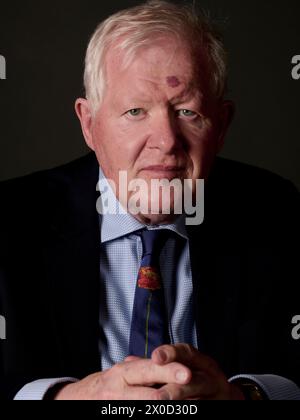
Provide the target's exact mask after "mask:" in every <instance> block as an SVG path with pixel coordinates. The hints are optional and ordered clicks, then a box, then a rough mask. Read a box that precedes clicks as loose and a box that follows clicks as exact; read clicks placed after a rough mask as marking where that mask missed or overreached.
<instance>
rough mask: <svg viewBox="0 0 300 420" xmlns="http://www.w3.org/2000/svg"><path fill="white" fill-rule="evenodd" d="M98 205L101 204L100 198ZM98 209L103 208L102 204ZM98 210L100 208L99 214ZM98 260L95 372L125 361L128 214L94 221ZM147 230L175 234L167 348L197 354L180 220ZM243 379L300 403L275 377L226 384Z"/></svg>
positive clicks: (130, 294)
mask: <svg viewBox="0 0 300 420" xmlns="http://www.w3.org/2000/svg"><path fill="white" fill-rule="evenodd" d="M99 179H100V180H102V183H103V184H104V185H106V188H107V189H106V192H105V197H106V198H109V200H111V203H113V207H115V208H116V210H117V213H122V212H121V211H120V210H121V207H120V203H119V202H118V201H117V200H116V197H115V195H114V193H113V191H112V189H111V188H110V186H109V184H108V182H107V180H106V179H105V177H104V175H103V173H102V171H101V169H100V175H99ZM100 199H101V198H100ZM102 204H103V203H102ZM103 207H104V206H102V208H103ZM99 223H100V238H99V241H101V254H100V267H99V270H100V278H101V294H100V303H101V305H100V314H99V326H100V328H101V329H102V331H103V334H102V338H101V340H100V342H99V350H100V354H101V359H100V358H99V369H100V367H101V368H102V370H104V369H108V368H110V367H111V366H112V365H114V364H115V363H118V362H121V361H122V360H123V359H124V358H125V357H126V356H127V355H128V345H129V335H130V323H131V312H132V308H133V300H134V293H135V284H136V279H137V274H138V270H139V266H140V262H141V259H142V244H141V239H140V237H139V235H137V234H136V232H137V231H138V230H140V229H141V228H144V227H145V225H143V224H142V223H140V222H139V221H138V220H136V219H135V218H134V217H132V216H131V215H129V214H116V215H111V214H103V215H102V216H101V217H100V218H99ZM148 228H149V229H162V228H163V229H170V230H172V231H173V232H175V234H176V235H175V238H176V236H177V238H176V239H175V238H174V236H173V235H172V236H171V237H170V239H168V241H167V243H166V244H165V246H164V248H163V249H162V252H161V258H160V265H161V272H162V277H163V282H164V289H165V298H166V307H167V313H168V320H169V333H170V337H171V342H172V343H179V342H185V343H189V344H192V345H193V346H194V347H196V348H197V339H196V328H195V322H194V319H193V313H192V308H193V305H192V294H193V285H192V274H191V265H190V255H189V246H188V237H187V234H186V229H185V221H184V217H182V216H181V217H179V218H178V219H177V220H176V222H175V223H173V224H170V225H164V226H151V227H150V226H149V227H148ZM236 378H249V379H252V380H254V381H255V382H256V383H257V384H258V385H260V386H261V388H262V389H263V390H264V391H265V393H266V395H267V396H268V397H269V398H270V399H271V400H300V390H299V388H298V387H297V386H296V384H294V383H293V382H292V381H290V380H288V379H286V378H282V377H280V376H276V375H247V374H245V375H238V376H236V377H233V378H230V379H229V381H232V380H234V379H236ZM76 380H77V379H76V378H51V379H40V380H38V381H34V382H31V383H29V384H27V385H25V386H24V387H23V388H22V389H21V390H20V391H19V392H18V393H17V395H16V396H15V400H41V399H43V397H44V395H45V393H46V392H47V391H48V390H49V389H50V388H51V387H52V386H54V385H56V384H58V383H62V382H67V381H74V382H75V381H76Z"/></svg>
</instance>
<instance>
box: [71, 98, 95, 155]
mask: <svg viewBox="0 0 300 420" xmlns="http://www.w3.org/2000/svg"><path fill="white" fill-rule="evenodd" d="M75 111H76V114H77V117H78V118H79V121H80V124H81V129H82V133H83V136H84V138H85V142H86V144H87V145H88V147H89V148H90V149H92V150H95V148H94V142H93V135H92V123H93V118H92V112H91V107H90V104H89V103H88V101H87V100H86V99H83V98H79V99H77V100H76V102H75Z"/></svg>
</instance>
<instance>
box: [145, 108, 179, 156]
mask: <svg viewBox="0 0 300 420" xmlns="http://www.w3.org/2000/svg"><path fill="white" fill-rule="evenodd" d="M180 143H181V141H180V133H179V129H178V125H177V124H176V121H175V118H174V116H173V115H171V113H169V112H165V113H161V114H160V115H158V116H157V118H155V120H154V121H153V130H152V136H151V143H150V147H152V148H157V149H159V150H160V151H162V152H163V153H164V154H171V153H174V151H175V150H176V149H178V148H179V147H180Z"/></svg>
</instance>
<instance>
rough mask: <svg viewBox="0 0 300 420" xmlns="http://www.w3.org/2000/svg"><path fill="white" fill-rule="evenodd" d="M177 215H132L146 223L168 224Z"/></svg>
mask: <svg viewBox="0 0 300 420" xmlns="http://www.w3.org/2000/svg"><path fill="white" fill-rule="evenodd" d="M178 216H179V215H178V214H137V215H135V216H134V217H135V218H136V219H138V220H139V221H140V222H142V223H144V224H146V225H168V224H170V223H173V222H174V220H175V219H176V218H177V217H178Z"/></svg>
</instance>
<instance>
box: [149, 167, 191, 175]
mask: <svg viewBox="0 0 300 420" xmlns="http://www.w3.org/2000/svg"><path fill="white" fill-rule="evenodd" d="M183 170H184V168H183V167H182V166H175V165H151V166H147V167H145V168H142V171H143V172H152V173H163V174H166V175H171V174H178V173H181V172H182V171H183Z"/></svg>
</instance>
